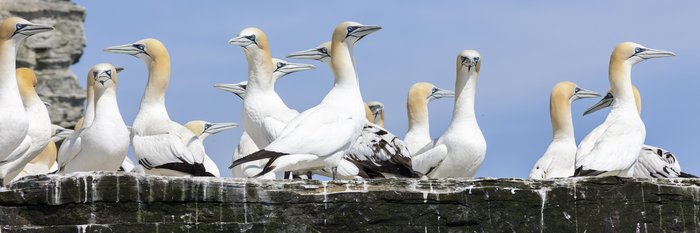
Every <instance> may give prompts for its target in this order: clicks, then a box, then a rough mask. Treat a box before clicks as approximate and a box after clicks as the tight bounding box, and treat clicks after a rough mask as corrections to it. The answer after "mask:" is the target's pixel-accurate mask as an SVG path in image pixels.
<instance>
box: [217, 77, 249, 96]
mask: <svg viewBox="0 0 700 233" xmlns="http://www.w3.org/2000/svg"><path fill="white" fill-rule="evenodd" d="M247 84H248V82H247V81H244V82H240V83H236V84H215V85H214V87H215V88H216V89H219V90H222V91H227V92H231V93H233V94H236V95H237V96H238V97H240V98H241V99H245V89H246V86H247Z"/></svg>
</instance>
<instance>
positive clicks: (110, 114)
mask: <svg viewBox="0 0 700 233" xmlns="http://www.w3.org/2000/svg"><path fill="white" fill-rule="evenodd" d="M108 82H111V81H108ZM94 117H95V120H94V121H93V123H95V124H97V123H99V122H109V123H116V122H115V120H120V121H123V120H122V119H121V113H120V112H119V106H118V105H117V92H116V88H114V87H110V88H106V89H101V88H99V89H96V90H95V116H94Z"/></svg>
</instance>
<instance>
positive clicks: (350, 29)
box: [348, 26, 357, 33]
mask: <svg viewBox="0 0 700 233" xmlns="http://www.w3.org/2000/svg"><path fill="white" fill-rule="evenodd" d="M355 29H357V26H349V27H348V33H350V32H352V31H355Z"/></svg>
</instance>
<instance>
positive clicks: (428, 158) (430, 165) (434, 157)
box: [411, 144, 447, 175]
mask: <svg viewBox="0 0 700 233" xmlns="http://www.w3.org/2000/svg"><path fill="white" fill-rule="evenodd" d="M445 158H447V146H445V145H442V144H439V145H436V146H435V147H433V148H431V149H429V150H427V151H425V152H423V153H421V154H418V155H416V156H413V158H412V161H411V162H412V163H413V170H415V171H417V172H420V173H423V174H426V175H427V174H428V173H430V172H431V171H433V170H434V169H435V168H436V167H438V166H440V163H442V161H444V160H445Z"/></svg>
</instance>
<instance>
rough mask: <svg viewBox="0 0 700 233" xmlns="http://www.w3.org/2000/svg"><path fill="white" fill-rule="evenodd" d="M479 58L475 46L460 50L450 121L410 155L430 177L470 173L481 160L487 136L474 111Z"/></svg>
mask: <svg viewBox="0 0 700 233" xmlns="http://www.w3.org/2000/svg"><path fill="white" fill-rule="evenodd" d="M480 59H481V56H480V55H479V52H477V51H476V50H462V51H461V52H460V53H459V55H458V56H457V80H456V83H455V93H456V94H455V105H454V110H453V112H452V121H451V122H450V124H449V126H448V127H447V129H446V130H445V132H444V133H443V134H442V136H440V138H438V139H437V140H436V142H435V145H434V146H433V147H432V148H430V149H428V150H426V151H425V152H423V153H420V154H418V155H415V156H413V169H415V170H416V171H419V172H423V173H424V174H426V175H427V176H428V177H430V178H440V177H472V176H474V174H475V173H476V171H477V170H478V169H479V166H480V165H481V162H482V161H484V155H485V154H486V140H485V139H484V135H483V134H482V133H481V129H480V128H479V124H477V122H476V114H475V112H474V97H475V95H476V83H477V79H478V77H479V70H480V69H481V63H482V61H481V60H480Z"/></svg>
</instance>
